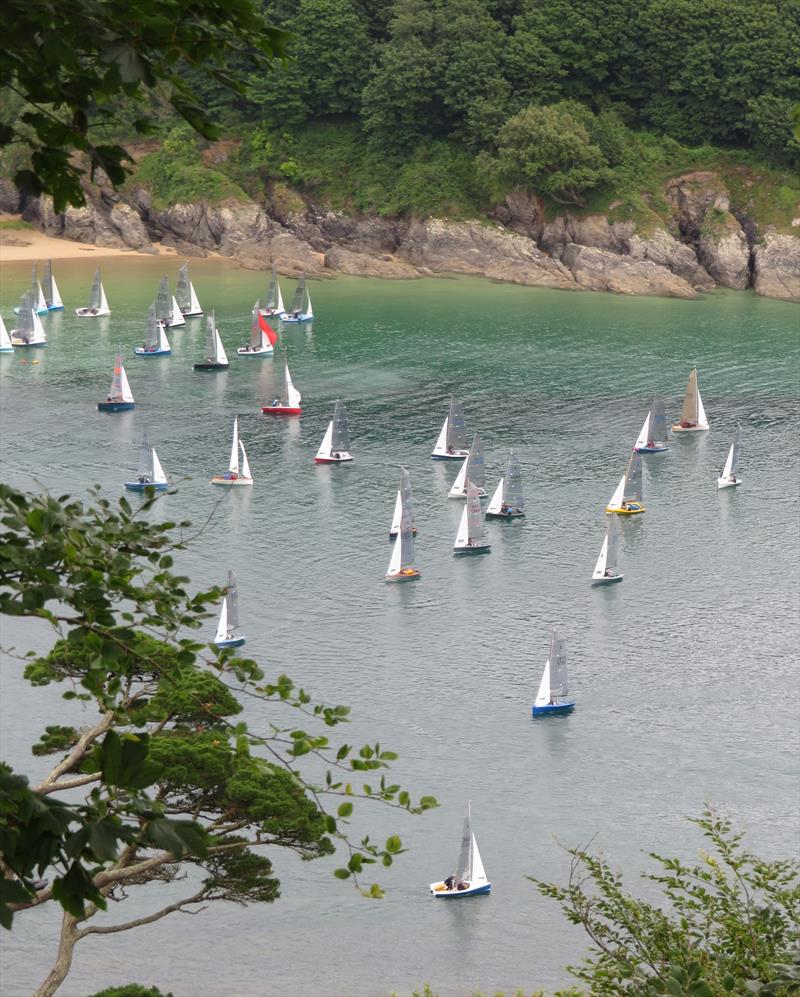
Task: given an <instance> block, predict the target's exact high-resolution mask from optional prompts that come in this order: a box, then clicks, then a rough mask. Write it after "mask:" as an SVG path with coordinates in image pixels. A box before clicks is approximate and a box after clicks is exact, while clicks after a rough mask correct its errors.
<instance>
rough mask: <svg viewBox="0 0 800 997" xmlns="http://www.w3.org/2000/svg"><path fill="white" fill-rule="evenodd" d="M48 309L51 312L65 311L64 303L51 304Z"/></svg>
mask: <svg viewBox="0 0 800 997" xmlns="http://www.w3.org/2000/svg"><path fill="white" fill-rule="evenodd" d="M47 310H48V311H49V312H63V311H64V306H63V305H50V306H49V308H48V309H47Z"/></svg>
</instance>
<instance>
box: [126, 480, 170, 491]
mask: <svg viewBox="0 0 800 997" xmlns="http://www.w3.org/2000/svg"><path fill="white" fill-rule="evenodd" d="M125 487H126V488H127V489H128V491H129V492H143V491H144V490H145V489H146V488H154V489H155V490H156V491H157V492H165V491H166V490H167V489H168V488H169V484H168V483H167V482H166V481H148V482H147V483H146V484H142V482H141V481H126V482H125Z"/></svg>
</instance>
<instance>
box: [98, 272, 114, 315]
mask: <svg viewBox="0 0 800 997" xmlns="http://www.w3.org/2000/svg"><path fill="white" fill-rule="evenodd" d="M99 272H100V271H99V270H98V273H99ZM96 314H97V315H110V314H111V309H110V308H109V307H108V300H107V298H106V289H105V288H104V287H103V282H102V280H101V281H100V306H99V308H98V309H97V313H96Z"/></svg>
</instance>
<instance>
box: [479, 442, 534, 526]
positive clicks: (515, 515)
mask: <svg viewBox="0 0 800 997" xmlns="http://www.w3.org/2000/svg"><path fill="white" fill-rule="evenodd" d="M524 515H525V496H524V495H523V494H522V472H521V471H520V466H519V457H517V455H516V454H515V453H514V451H513V450H512V451H511V454H510V455H509V458H508V466H507V467H506V473H505V474H504V475H503V477H502V478H501V479H500V482H499V484H498V485H497V488H496V489H495V491H494V495H492V497H491V499H490V500H489V505H488V506H487V507H486V518H487V519H505V520H510V519H519V518H520V516H524Z"/></svg>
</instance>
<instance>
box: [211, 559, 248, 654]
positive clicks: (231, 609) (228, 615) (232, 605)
mask: <svg viewBox="0 0 800 997" xmlns="http://www.w3.org/2000/svg"><path fill="white" fill-rule="evenodd" d="M238 630H239V589H238V587H237V585H236V575H235V574H234V573H233V572H232V571H229V572H228V584H227V585H226V586H225V595H224V596H223V599H222V608H221V609H220V614H219V623H218V624H217V634H216V636H215V637H214V643H215V644H216V645H217V647H241V646H242V644H244V642H245V640H246V639H247V638H246V637H244V636H243V635H242V634H240V633H238Z"/></svg>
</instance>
